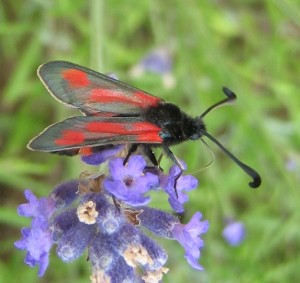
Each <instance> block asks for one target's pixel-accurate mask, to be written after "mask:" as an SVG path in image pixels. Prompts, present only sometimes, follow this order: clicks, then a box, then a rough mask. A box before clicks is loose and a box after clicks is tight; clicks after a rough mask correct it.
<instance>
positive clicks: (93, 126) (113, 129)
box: [86, 122, 127, 134]
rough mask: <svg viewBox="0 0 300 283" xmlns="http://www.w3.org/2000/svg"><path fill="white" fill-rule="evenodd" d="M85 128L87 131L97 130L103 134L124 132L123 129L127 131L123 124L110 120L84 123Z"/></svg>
mask: <svg viewBox="0 0 300 283" xmlns="http://www.w3.org/2000/svg"><path fill="white" fill-rule="evenodd" d="M86 129H87V130H88V131H89V132H99V133H105V134H122V133H124V134H125V131H127V129H126V127H125V126H124V125H122V124H117V123H110V122H105V123H104V122H90V123H88V124H86Z"/></svg>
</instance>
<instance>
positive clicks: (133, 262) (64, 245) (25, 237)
mask: <svg viewBox="0 0 300 283" xmlns="http://www.w3.org/2000/svg"><path fill="white" fill-rule="evenodd" d="M109 150H110V152H109V153H102V155H101V154H99V153H98V154H97V155H94V156H91V157H89V162H90V163H93V158H94V160H96V161H95V163H97V162H98V161H99V160H102V157H103V156H106V158H107V159H109V162H108V169H109V173H108V174H102V173H99V174H90V175H86V176H85V177H82V176H81V178H80V179H78V180H72V181H68V182H65V183H62V184H60V185H58V186H57V187H56V188H54V190H53V191H52V192H51V194H50V195H49V197H47V198H41V199H37V198H36V197H35V196H34V194H33V193H31V192H30V191H29V190H26V191H25V197H26V199H27V200H28V203H26V204H22V205H20V206H19V208H18V212H19V214H20V215H22V216H26V217H31V218H32V223H31V227H30V228H23V229H22V239H20V240H19V241H17V242H16V243H15V246H16V247H17V248H19V249H24V250H26V251H27V255H26V258H25V263H26V264H28V265H29V266H31V267H32V266H35V265H39V276H43V274H44V273H45V271H46V268H47V266H48V262H49V252H50V249H51V247H52V246H53V245H55V246H56V254H57V256H58V257H59V258H60V259H61V260H62V261H64V262H70V261H73V260H75V259H77V258H79V257H80V256H81V255H82V254H83V252H84V251H85V250H87V252H88V257H89V262H90V263H91V265H92V276H91V280H92V282H111V283H113V282H116V283H119V282H141V281H140V280H142V282H160V281H161V279H162V277H163V275H164V274H165V273H166V272H167V271H168V268H166V267H165V266H164V265H165V263H166V261H167V258H168V255H167V253H166V251H165V250H164V249H163V248H162V247H161V246H160V245H159V244H158V243H157V242H156V241H154V240H153V239H151V237H150V236H149V235H151V234H153V235H156V236H159V237H162V238H166V239H170V240H176V241H178V242H179V244H180V245H181V246H182V247H183V248H184V249H185V258H186V259H187V262H188V263H189V264H190V265H191V266H192V267H193V268H195V269H198V270H202V269H203V268H202V266H201V265H200V264H199V263H198V260H199V258H200V249H201V248H202V247H203V240H202V239H201V237H200V236H201V235H202V234H204V233H205V232H206V231H207V229H208V222H207V221H201V218H202V215H201V213H200V212H196V213H195V214H194V216H193V217H192V218H191V220H190V221H189V222H188V223H187V224H182V223H180V221H179V219H178V217H176V216H174V215H173V214H171V213H168V212H165V211H162V210H159V209H154V208H151V207H149V206H148V204H149V202H150V200H151V199H150V196H149V195H148V193H149V192H150V191H157V190H162V191H164V192H166V193H167V194H168V197H169V203H170V205H171V207H172V208H173V209H174V210H175V211H176V212H179V213H181V212H183V211H184V207H183V204H184V203H185V202H186V201H187V200H188V197H187V195H186V194H185V192H188V191H190V190H192V189H195V188H196V187H197V184H198V182H197V180H196V179H195V178H194V177H192V176H188V175H187V176H184V175H182V176H180V178H178V173H179V168H178V167H176V166H173V167H172V168H171V169H170V172H169V174H168V175H165V174H163V173H162V172H160V171H159V172H156V171H155V172H150V171H149V170H147V168H148V167H147V164H146V161H145V159H144V158H143V157H142V156H140V155H132V156H131V157H130V158H129V160H128V162H127V164H126V165H123V162H124V160H123V159H122V158H119V157H117V158H113V157H112V156H111V152H112V149H109ZM99 158H100V159H99ZM152 171H153V170H152ZM175 179H177V180H176V182H175ZM175 184H176V188H175ZM145 230H148V231H149V233H147V234H145V233H144V232H145Z"/></svg>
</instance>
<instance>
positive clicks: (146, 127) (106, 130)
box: [86, 122, 162, 143]
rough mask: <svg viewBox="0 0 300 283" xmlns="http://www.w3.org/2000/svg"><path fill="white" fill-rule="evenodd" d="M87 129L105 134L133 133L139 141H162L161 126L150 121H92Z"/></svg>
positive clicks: (87, 125)
mask: <svg viewBox="0 0 300 283" xmlns="http://www.w3.org/2000/svg"><path fill="white" fill-rule="evenodd" d="M86 130H87V131H89V132H98V133H102V134H103V135H109V136H112V135H126V136H128V135H133V136H137V139H136V141H137V142H148V143H149V142H153V143H161V142H162V138H161V137H160V136H159V132H160V131H161V128H160V127H158V126H156V125H154V124H152V123H148V122H135V123H124V124H121V123H112V122H90V123H88V124H86Z"/></svg>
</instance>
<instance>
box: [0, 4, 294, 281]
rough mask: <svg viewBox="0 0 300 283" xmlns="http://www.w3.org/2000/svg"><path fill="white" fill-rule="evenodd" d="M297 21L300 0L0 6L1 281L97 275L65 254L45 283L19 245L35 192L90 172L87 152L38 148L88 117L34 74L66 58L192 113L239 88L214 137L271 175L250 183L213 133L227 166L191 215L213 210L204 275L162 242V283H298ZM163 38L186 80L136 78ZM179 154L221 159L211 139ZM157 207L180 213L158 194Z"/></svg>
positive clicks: (200, 163) (206, 183)
mask: <svg viewBox="0 0 300 283" xmlns="http://www.w3.org/2000/svg"><path fill="white" fill-rule="evenodd" d="M299 28H300V5H299V1H292V0H291V1H285V0H278V1H275V0H274V1H258V0H257V1H256V0H246V1H237V0H236V1H235V0H227V1H226V0H223V1H222V0H214V1H196V0H194V1H193V0H187V1H179V0H174V1H158V0H145V1H144V0H140V1H133V0H127V1H117V0H111V1H101V0H90V1H79V0H64V1H50V0H44V1H42V0H28V1H20V0H15V1H9V0H3V1H1V3H0V67H1V75H0V95H1V98H0V99H1V105H0V146H1V151H0V183H1V187H0V192H1V198H0V202H1V206H0V221H1V223H0V225H1V226H0V229H1V230H0V239H1V253H0V282H27V283H29V282H56V283H58V282H76V283H77V282H89V273H90V268H89V263H87V262H86V259H85V258H84V257H82V258H81V259H80V260H77V261H75V262H74V263H71V264H64V263H61V261H59V260H58V259H57V258H56V257H55V253H54V252H53V253H52V256H51V260H50V266H49V267H48V270H47V272H46V275H45V276H44V277H43V278H42V279H38V278H37V269H31V268H29V267H28V266H25V264H23V258H24V253H23V252H22V251H17V250H15V248H14V247H13V243H14V241H16V240H17V239H18V238H19V237H20V228H21V227H22V226H25V225H28V223H29V222H28V221H26V220H27V219H23V218H21V217H19V216H18V215H17V213H16V208H17V206H18V204H20V203H22V202H24V197H23V190H24V189H25V188H30V189H31V190H32V191H34V192H35V193H36V194H37V195H38V196H44V195H47V194H48V193H49V192H50V190H51V188H53V186H55V185H56V184H57V183H59V182H61V181H63V180H65V179H67V178H75V177H77V176H78V174H79V172H80V171H81V170H83V169H84V168H86V166H83V165H82V163H80V161H79V158H76V157H75V158H67V157H59V156H54V155H50V154H44V153H37V152H30V151H29V150H27V148H26V144H27V142H28V141H29V140H30V139H31V138H32V137H34V136H35V135H36V134H38V133H39V132H40V131H41V130H43V129H44V128H45V127H46V126H48V125H49V124H51V123H53V122H56V121H59V120H61V119H63V118H66V117H68V116H69V115H73V114H74V113H76V112H74V110H72V111H71V110H70V109H68V108H67V107H65V106H64V105H62V104H59V103H58V102H57V101H55V100H54V99H53V98H52V97H51V96H50V95H48V94H47V92H46V90H45V89H44V87H43V86H42V84H41V83H40V81H39V79H38V78H37V76H36V69H37V68H38V66H39V65H40V64H42V63H45V62H47V61H51V60H57V59H62V60H68V61H71V62H75V63H78V64H81V65H84V66H87V67H90V68H93V69H96V70H98V71H101V72H114V73H115V74H117V75H118V77H119V79H121V80H123V81H125V82H127V83H130V84H132V85H135V86H137V87H139V88H142V89H144V90H146V91H148V92H150V93H152V94H154V95H157V96H160V97H162V98H164V99H165V100H167V101H171V102H174V103H176V104H178V105H180V106H181V107H182V109H183V110H185V111H186V112H187V113H189V114H191V115H199V114H200V113H201V112H202V111H204V110H205V109H206V108H207V107H208V106H210V105H211V104H212V103H214V102H216V101H218V100H220V99H221V98H223V94H222V92H221V87H222V86H223V85H226V86H228V87H230V88H231V89H232V90H234V91H235V92H236V93H237V95H238V100H237V102H236V103H235V105H233V106H227V107H223V108H220V109H218V110H216V111H214V112H213V113H210V115H208V116H207V117H206V119H205V121H206V123H207V125H208V130H209V132H210V133H211V134H213V135H214V136H215V137H217V138H218V139H219V140H220V141H221V142H222V143H223V144H224V145H225V146H226V147H227V148H228V149H230V151H232V152H233V153H234V154H235V155H237V156H238V157H239V158H241V160H243V161H244V162H245V163H247V164H249V165H251V166H253V167H254V168H255V169H256V170H257V171H258V172H260V173H261V176H262V179H263V184H262V186H261V187H260V188H259V189H257V190H253V189H251V188H249V187H248V184H247V183H248V181H250V179H249V177H248V176H247V175H246V174H244V172H242V171H241V170H240V169H239V168H238V167H237V166H236V165H235V164H234V163H233V162H231V161H230V159H228V158H227V157H226V156H225V155H224V154H223V153H222V152H221V151H220V150H219V149H218V148H217V147H215V146H214V145H213V144H211V143H210V142H209V141H208V143H209V144H211V148H212V150H213V152H214V153H215V161H214V163H213V164H212V165H211V166H209V168H207V169H205V170H202V171H200V172H198V173H197V174H195V176H196V177H197V178H198V179H199V181H200V186H199V188H198V189H197V190H196V191H194V192H192V193H191V194H190V196H191V200H190V202H189V203H188V204H187V206H186V217H185V219H184V220H185V221H188V219H189V218H190V217H191V215H192V214H193V213H194V212H195V211H201V212H202V213H203V216H204V219H208V220H209V222H210V229H209V231H208V233H207V234H206V235H205V236H204V240H205V247H204V249H203V251H202V255H201V260H200V262H201V264H202V265H203V266H204V267H205V271H204V272H198V271H195V270H193V269H192V268H191V267H190V266H189V265H188V264H187V263H186V261H185V259H184V257H183V254H184V252H183V250H182V248H181V247H180V246H179V245H178V244H176V243H173V242H171V243H170V242H164V246H165V247H166V249H167V250H168V252H169V260H168V263H167V266H168V267H169V268H170V272H169V273H168V274H167V275H166V276H165V278H164V282H214V283H216V282H222V283H224V282H298V281H299V280H300V269H299V266H300V257H299V255H300V236H299V235H300V225H299V223H300V209H299V205H300V201H299V185H298V183H299V181H300V170H299V169H300V154H299V148H300V131H299V125H300V94H299V84H300V80H299V74H300V64H299V56H300V29H299ZM162 47H163V48H164V49H165V50H168V52H170V55H171V57H172V60H173V68H172V71H171V72H172V76H173V79H174V80H175V83H176V85H174V86H173V87H170V86H168V85H166V84H165V83H164V80H163V79H162V77H161V76H160V75H158V74H153V73H147V72H146V73H144V74H142V75H141V76H139V77H133V76H131V75H130V70H132V67H133V66H135V65H136V64H137V63H138V62H139V60H141V59H142V58H143V57H144V56H145V55H146V54H147V53H148V52H150V51H151V50H155V49H157V48H162ZM173 150H174V152H175V154H176V155H177V156H178V157H180V158H182V159H184V160H185V161H186V162H187V163H188V166H189V172H195V171H197V170H200V169H203V168H204V167H205V165H206V164H207V163H208V162H209V161H210V159H211V156H210V153H209V151H208V150H207V149H206V147H205V146H203V144H202V143H200V142H188V143H185V144H182V145H178V146H176V147H174V148H173ZM164 164H166V165H165V166H168V165H169V164H170V163H168V162H166V161H165V163H164ZM89 169H90V168H89ZM155 205H156V206H160V207H162V208H164V209H167V208H168V206H167V204H166V203H165V202H163V203H160V202H159V200H156V203H155ZM227 217H231V218H234V219H236V220H239V221H242V222H243V223H244V224H245V226H246V230H247V236H246V239H245V241H244V242H243V243H242V244H241V245H240V246H238V247H231V246H230V245H228V244H227V243H226V242H225V241H224V239H223V238H222V236H221V232H222V229H223V228H224V218H227Z"/></svg>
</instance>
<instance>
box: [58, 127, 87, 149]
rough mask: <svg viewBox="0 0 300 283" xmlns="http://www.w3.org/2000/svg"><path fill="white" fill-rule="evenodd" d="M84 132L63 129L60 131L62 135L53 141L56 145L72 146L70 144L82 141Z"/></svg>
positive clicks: (77, 143)
mask: <svg viewBox="0 0 300 283" xmlns="http://www.w3.org/2000/svg"><path fill="white" fill-rule="evenodd" d="M84 140H85V138H84V134H83V133H81V132H77V131H71V130H64V131H63V132H62V136H61V137H60V138H58V139H56V140H55V141H54V142H55V144H56V145H60V146H66V145H67V146H70V145H71V146H72V145H79V144H81V143H82V142H84Z"/></svg>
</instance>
